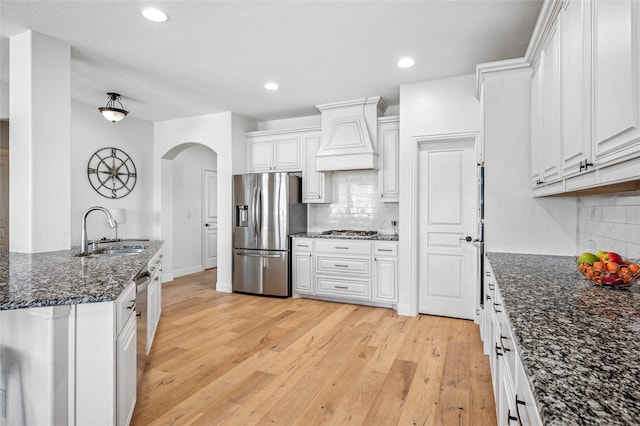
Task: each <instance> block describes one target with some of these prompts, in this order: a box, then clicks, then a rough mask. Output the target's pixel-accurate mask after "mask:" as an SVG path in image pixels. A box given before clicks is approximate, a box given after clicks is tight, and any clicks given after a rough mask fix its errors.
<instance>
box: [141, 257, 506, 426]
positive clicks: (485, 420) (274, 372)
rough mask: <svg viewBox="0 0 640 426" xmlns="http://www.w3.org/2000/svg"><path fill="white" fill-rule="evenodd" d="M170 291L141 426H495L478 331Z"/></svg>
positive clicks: (181, 284) (204, 281) (188, 289)
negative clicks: (225, 425)
mask: <svg viewBox="0 0 640 426" xmlns="http://www.w3.org/2000/svg"><path fill="white" fill-rule="evenodd" d="M215 272H216V271H215V269H214V270H210V271H206V272H203V273H199V274H194V275H190V276H186V277H181V278H179V279H176V280H175V281H173V282H171V283H166V284H164V286H163V292H164V294H163V299H164V300H163V309H164V310H163V314H162V318H161V320H160V325H159V328H158V332H157V334H156V337H155V341H154V343H153V348H152V351H151V354H150V356H149V364H148V367H147V371H146V372H145V375H144V378H143V383H142V385H141V388H140V389H139V391H138V403H137V405H136V409H135V412H134V415H133V421H132V425H150V424H151V425H173V424H175V425H216V424H227V425H262V424H279V425H305V426H306V425H316V424H324V425H483V426H484V425H495V424H496V417H495V405H494V399H493V392H492V388H491V377H490V373H489V363H488V359H487V357H486V356H484V355H482V346H481V342H480V336H479V331H478V327H477V326H476V325H475V324H474V323H473V322H472V321H464V320H455V319H450V318H441V317H431V316H418V317H402V316H398V315H396V313H395V312H394V311H393V310H390V309H382V308H370V307H364V306H357V305H347V304H338V303H329V302H319V301H314V300H307V299H292V298H289V299H284V300H283V299H276V298H268V297H257V296H247V295H240V294H226V293H217V292H216V291H215V290H214V288H215V287H214V286H215V284H214V283H215V281H216V280H215Z"/></svg>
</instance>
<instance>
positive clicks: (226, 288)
mask: <svg viewBox="0 0 640 426" xmlns="http://www.w3.org/2000/svg"><path fill="white" fill-rule="evenodd" d="M216 291H219V292H220V293H232V292H233V289H232V287H231V283H223V282H221V281H218V282H216Z"/></svg>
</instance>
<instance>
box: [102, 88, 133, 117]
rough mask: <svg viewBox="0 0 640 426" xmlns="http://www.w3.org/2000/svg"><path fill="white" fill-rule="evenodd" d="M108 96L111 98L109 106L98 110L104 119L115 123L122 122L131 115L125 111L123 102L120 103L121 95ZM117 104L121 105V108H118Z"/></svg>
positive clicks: (111, 94) (109, 94) (108, 94)
mask: <svg viewBox="0 0 640 426" xmlns="http://www.w3.org/2000/svg"><path fill="white" fill-rule="evenodd" d="M107 96H108V97H109V100H108V101H107V106H104V107H100V108H98V109H99V110H100V112H101V113H102V116H103V117H104V118H106V119H107V120H109V121H111V122H112V123H115V122H116V121H120V120H122V119H123V118H124V117H125V116H126V115H127V114H129V111H127V110H125V109H124V106H123V105H122V102H120V95H119V94H118V93H111V92H109V93H107ZM116 102H117V103H118V104H119V105H120V108H116V107H115V106H114V105H115V103H116Z"/></svg>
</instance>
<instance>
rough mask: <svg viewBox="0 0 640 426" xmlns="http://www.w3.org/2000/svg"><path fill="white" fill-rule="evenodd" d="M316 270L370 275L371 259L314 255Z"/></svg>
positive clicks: (319, 271)
mask: <svg viewBox="0 0 640 426" xmlns="http://www.w3.org/2000/svg"><path fill="white" fill-rule="evenodd" d="M316 272H317V273H319V274H321V273H333V274H357V275H366V276H370V275H371V260H370V259H368V258H366V259H365V258H362V259H360V258H351V257H331V256H320V255H318V256H317V257H316Z"/></svg>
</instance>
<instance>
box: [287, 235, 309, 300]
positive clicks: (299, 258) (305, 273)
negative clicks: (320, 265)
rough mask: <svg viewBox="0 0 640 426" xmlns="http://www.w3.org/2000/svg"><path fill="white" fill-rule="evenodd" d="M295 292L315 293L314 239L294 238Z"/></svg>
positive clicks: (293, 273)
mask: <svg viewBox="0 0 640 426" xmlns="http://www.w3.org/2000/svg"><path fill="white" fill-rule="evenodd" d="M292 259H293V263H292V265H293V271H292V274H291V275H292V276H293V292H294V293H298V294H313V293H314V286H313V240H311V239H302V238H294V239H293V257H292Z"/></svg>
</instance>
